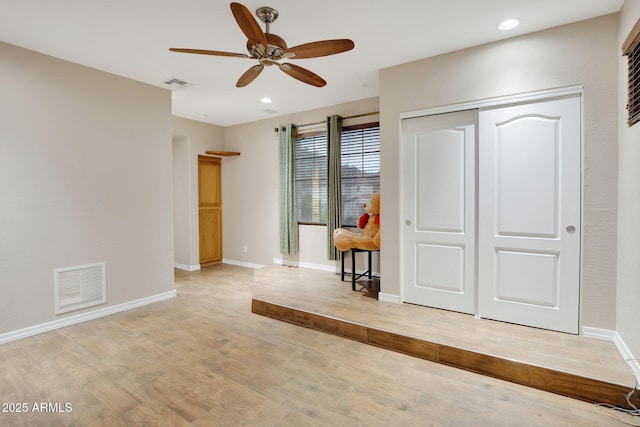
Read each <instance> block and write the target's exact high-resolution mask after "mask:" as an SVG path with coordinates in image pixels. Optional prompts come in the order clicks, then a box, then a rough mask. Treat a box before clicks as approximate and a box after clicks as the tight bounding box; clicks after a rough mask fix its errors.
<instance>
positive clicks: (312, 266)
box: [298, 262, 340, 273]
mask: <svg viewBox="0 0 640 427" xmlns="http://www.w3.org/2000/svg"><path fill="white" fill-rule="evenodd" d="M298 267H300V268H308V269H310V270H319V271H327V272H329V273H339V272H340V270H339V269H338V268H337V267H336V266H335V265H325V264H312V263H309V262H301V263H300V264H299V265H298Z"/></svg>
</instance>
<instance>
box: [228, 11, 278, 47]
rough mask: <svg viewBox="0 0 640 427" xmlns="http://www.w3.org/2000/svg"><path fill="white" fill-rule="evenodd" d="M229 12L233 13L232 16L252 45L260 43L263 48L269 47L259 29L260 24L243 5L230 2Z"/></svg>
mask: <svg viewBox="0 0 640 427" xmlns="http://www.w3.org/2000/svg"><path fill="white" fill-rule="evenodd" d="M231 13H233V17H234V18H235V19H236V22H237V23H238V26H239V27H240V29H241V30H242V32H243V33H244V35H245V36H247V39H249V41H250V42H251V44H253V45H256V46H257V45H262V46H264V48H265V49H267V48H268V47H269V43H267V37H266V36H265V35H264V33H263V32H262V29H260V25H258V22H257V21H256V20H255V19H254V17H253V15H252V14H251V12H250V11H249V9H247V8H246V7H245V6H243V5H241V4H240V3H231Z"/></svg>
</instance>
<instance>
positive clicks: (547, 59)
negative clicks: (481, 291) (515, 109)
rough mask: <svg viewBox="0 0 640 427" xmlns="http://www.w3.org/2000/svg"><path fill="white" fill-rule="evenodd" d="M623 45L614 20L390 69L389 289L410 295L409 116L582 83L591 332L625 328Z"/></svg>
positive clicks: (385, 148) (383, 91)
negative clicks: (405, 239)
mask: <svg viewBox="0 0 640 427" xmlns="http://www.w3.org/2000/svg"><path fill="white" fill-rule="evenodd" d="M617 43H618V40H617V15H609V16H604V17H600V18H596V19H592V20H588V21H583V22H580V23H576V24H572V25H566V26H562V27H556V28H552V29H549V30H545V31H541V32H538V33H533V34H529V35H524V36H521V37H516V38H512V39H509V40H505V41H501V42H496V43H491V44H486V45H483V46H479V47H474V48H470V49H465V50H461V51H457V52H453V53H449V54H445V55H440V56H437V57H432V58H427V59H424V60H421V61H416V62H412V63H409V64H404V65H399V66H396V67H392V68H388V69H384V70H382V71H381V73H380V112H381V121H380V123H381V132H382V135H381V139H382V165H383V167H382V177H381V194H383V201H382V207H381V211H382V213H381V216H382V218H384V221H383V222H382V226H381V233H382V242H384V243H383V245H382V253H381V263H382V265H381V270H382V271H381V275H382V283H381V286H382V289H381V292H383V293H385V294H389V295H399V293H400V224H401V218H400V209H399V206H400V194H399V191H398V190H399V186H400V171H399V168H400V162H399V152H400V151H399V147H398V146H399V135H400V130H399V116H400V113H402V112H407V111H416V110H421V109H426V108H431V107H438V106H444V105H451V104H456V103H462V102H467V101H473V100H479V99H485V98H491V97H496V96H503V95H511V94H518V93H524V92H531V91H536V90H543V89H549V88H556V87H563V86H571V85H576V84H582V85H584V96H583V102H584V110H583V119H584V121H583V129H584V151H583V158H584V181H583V191H584V199H583V206H582V209H583V217H584V220H583V233H584V237H583V241H582V243H583V257H582V325H583V326H591V327H598V328H602V329H610V330H613V329H615V322H616V318H615V309H616V286H615V278H616V233H617V229H616V221H617V196H616V195H617V192H616V189H617V162H618V157H617V126H616V123H617V108H618V107H617V104H618V103H617V100H618V99H617V98H618V96H617V92H618V89H617V66H618V65H617V64H618V56H619V49H618V47H617Z"/></svg>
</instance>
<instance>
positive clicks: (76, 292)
mask: <svg viewBox="0 0 640 427" xmlns="http://www.w3.org/2000/svg"><path fill="white" fill-rule="evenodd" d="M53 276H54V286H55V298H56V301H55V304H56V314H61V313H66V312H68V311H73V310H79V309H81V308H86V307H91V306H94V305H98V304H104V303H106V302H107V280H106V279H107V272H106V264H105V263H104V262H100V263H96V264H89V265H81V266H77V267H66V268H58V269H56V270H54V272H53Z"/></svg>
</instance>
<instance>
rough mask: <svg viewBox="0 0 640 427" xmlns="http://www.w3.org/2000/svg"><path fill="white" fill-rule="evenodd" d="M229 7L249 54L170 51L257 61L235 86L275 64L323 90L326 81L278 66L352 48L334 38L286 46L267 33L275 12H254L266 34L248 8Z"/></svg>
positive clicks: (349, 43) (350, 43)
mask: <svg viewBox="0 0 640 427" xmlns="http://www.w3.org/2000/svg"><path fill="white" fill-rule="evenodd" d="M230 6H231V13H232V14H233V17H234V18H235V20H236V23H237V24H238V26H239V27H240V30H242V32H243V33H244V35H245V36H246V37H247V51H248V53H249V54H248V55H247V54H244V53H233V52H221V51H215V50H205V49H186V48H170V49H169V50H170V51H172V52H181V53H193V54H198V55H213V56H229V57H234V58H247V59H253V60H258V64H257V65H253V66H252V67H251V68H249V69H248V70H247V71H245V72H244V74H242V76H240V78H239V79H238V81H237V83H236V87H244V86H247V85H248V84H249V83H251V82H252V81H254V80H255V79H256V78H257V77H258V76H259V75H260V73H261V72H262V70H263V69H264V67H265V66H272V65H276V66H277V67H278V68H279V69H280V70H281V71H282V72H284V73H285V74H287V75H289V76H291V77H293V78H294V79H297V80H299V81H301V82H303V83H306V84H309V85H312V86H316V87H323V86H325V85H326V84H327V82H326V81H325V80H324V79H323V78H322V77H320V76H319V75H317V74H315V73H314V72H312V71H310V70H307V69H306V68H303V67H300V66H298V65H295V64H291V63H288V62H287V63H281V62H280V61H281V60H288V59H305V58H318V57H321V56H328V55H335V54H337V53H342V52H346V51H349V50H351V49H353V48H354V46H355V45H354V43H353V41H351V40H349V39H334V40H322V41H317V42H311V43H305V44H301V45H298V46H293V47H287V43H286V42H285V41H284V39H283V38H282V37H280V36H278V35H276V34H272V33H270V32H269V30H270V24H272V23H273V22H274V21H275V20H276V19H278V15H279V14H278V11H277V10H275V9H273V8H271V7H268V6H264V7H260V8H258V9H257V10H256V16H257V17H258V19H260V20H261V21H262V22H263V23H264V24H265V31H264V32H263V31H262V30H261V29H260V25H259V24H258V22H257V21H256V20H255V18H254V17H253V15H252V14H251V12H250V11H249V9H247V8H246V7H245V6H243V5H241V4H240V3H231V5H230Z"/></svg>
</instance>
